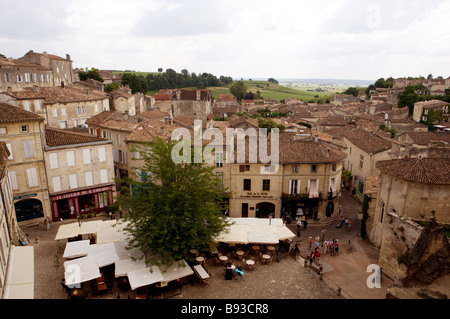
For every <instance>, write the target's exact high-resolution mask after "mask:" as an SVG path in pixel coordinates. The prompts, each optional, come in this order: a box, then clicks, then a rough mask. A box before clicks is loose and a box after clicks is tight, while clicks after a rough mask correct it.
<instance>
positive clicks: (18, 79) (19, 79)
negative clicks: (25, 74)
mask: <svg viewBox="0 0 450 319" xmlns="http://www.w3.org/2000/svg"><path fill="white" fill-rule="evenodd" d="M17 82H19V83H20V82H23V78H22V76H21V75H18V76H17Z"/></svg>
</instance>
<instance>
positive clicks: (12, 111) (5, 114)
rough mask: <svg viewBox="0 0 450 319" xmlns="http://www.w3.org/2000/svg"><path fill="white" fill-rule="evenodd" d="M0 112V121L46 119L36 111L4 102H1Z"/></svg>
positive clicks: (40, 120)
mask: <svg viewBox="0 0 450 319" xmlns="http://www.w3.org/2000/svg"><path fill="white" fill-rule="evenodd" d="M0 114H1V116H0V123H8V122H10V123H13V122H34V121H38V122H43V121H44V118H43V117H41V116H39V115H37V114H36V113H33V112H28V111H25V110H24V109H22V108H20V107H16V106H12V105H10V104H7V103H3V102H0Z"/></svg>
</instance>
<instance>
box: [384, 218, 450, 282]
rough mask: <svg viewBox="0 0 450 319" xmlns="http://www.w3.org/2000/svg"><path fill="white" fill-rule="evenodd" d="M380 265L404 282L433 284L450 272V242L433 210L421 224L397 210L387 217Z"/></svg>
mask: <svg viewBox="0 0 450 319" xmlns="http://www.w3.org/2000/svg"><path fill="white" fill-rule="evenodd" d="M386 217H387V218H386V222H385V223H384V227H383V239H382V245H381V250H380V257H379V265H380V267H381V268H382V269H383V273H384V274H386V275H387V276H388V277H390V278H392V279H394V280H395V281H396V283H401V284H407V285H409V284H411V283H420V284H430V283H432V282H433V280H435V279H436V278H438V277H440V276H443V275H446V274H448V273H450V244H449V241H448V239H447V236H446V235H445V231H444V229H443V228H442V227H440V226H439V225H438V224H437V221H436V218H435V216H434V212H432V213H431V216H430V218H429V220H428V222H427V224H426V225H425V227H421V226H419V225H418V224H416V223H414V222H413V221H411V220H410V219H406V218H401V217H399V216H398V215H396V214H394V213H389V214H387V216H386Z"/></svg>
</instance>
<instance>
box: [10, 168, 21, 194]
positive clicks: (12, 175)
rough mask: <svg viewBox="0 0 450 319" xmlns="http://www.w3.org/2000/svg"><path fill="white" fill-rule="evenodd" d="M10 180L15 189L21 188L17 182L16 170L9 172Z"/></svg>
mask: <svg viewBox="0 0 450 319" xmlns="http://www.w3.org/2000/svg"><path fill="white" fill-rule="evenodd" d="M8 176H9V180H10V181H11V186H12V189H13V190H17V189H19V184H18V183H17V175H16V172H15V171H9V172H8Z"/></svg>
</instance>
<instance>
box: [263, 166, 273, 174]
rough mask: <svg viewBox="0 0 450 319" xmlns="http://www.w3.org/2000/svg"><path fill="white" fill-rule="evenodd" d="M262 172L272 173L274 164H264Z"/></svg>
mask: <svg viewBox="0 0 450 319" xmlns="http://www.w3.org/2000/svg"><path fill="white" fill-rule="evenodd" d="M264 172H266V173H269V172H270V173H274V172H275V165H264Z"/></svg>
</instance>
